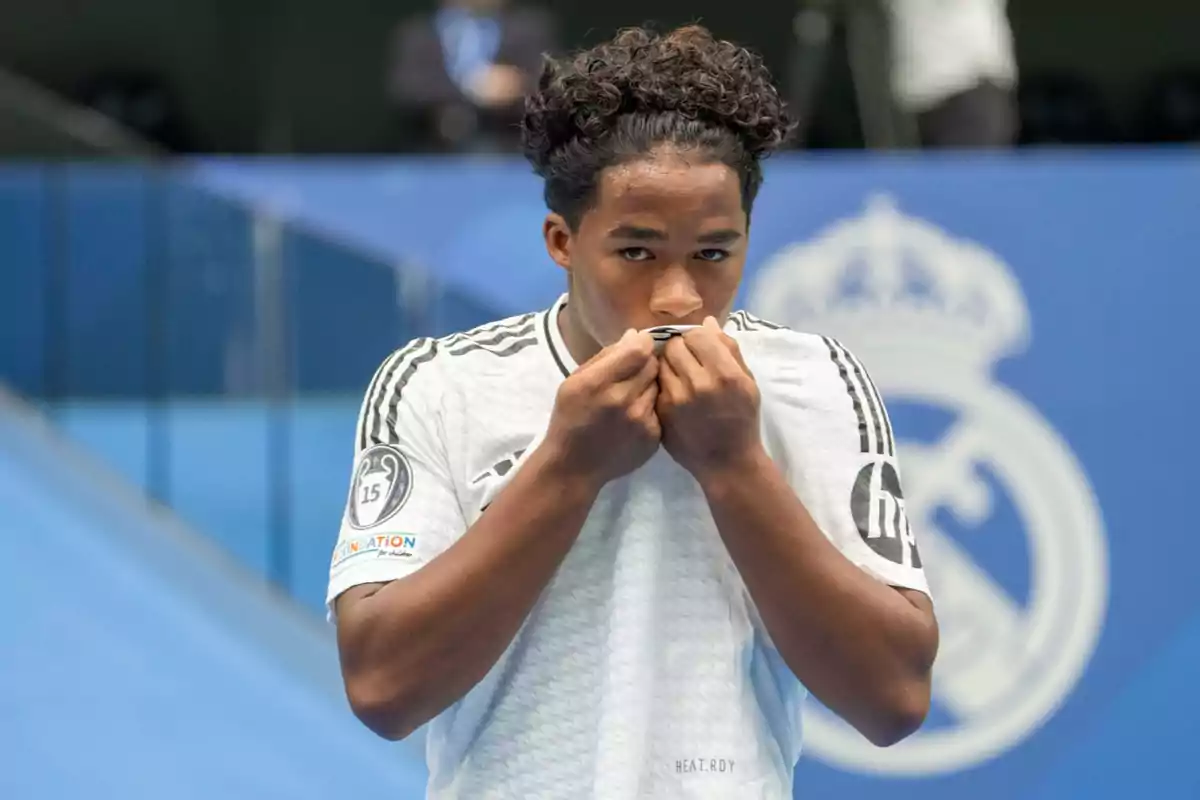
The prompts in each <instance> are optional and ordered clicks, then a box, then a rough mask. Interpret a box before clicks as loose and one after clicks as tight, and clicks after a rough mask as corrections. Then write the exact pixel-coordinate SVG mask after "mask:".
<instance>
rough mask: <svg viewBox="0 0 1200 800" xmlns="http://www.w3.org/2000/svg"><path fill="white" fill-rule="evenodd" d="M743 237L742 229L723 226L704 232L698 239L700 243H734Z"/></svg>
mask: <svg viewBox="0 0 1200 800" xmlns="http://www.w3.org/2000/svg"><path fill="white" fill-rule="evenodd" d="M741 238H742V234H741V231H735V230H734V229H733V228H722V229H721V230H718V231H709V232H708V233H702V234H700V236H699V237H698V238H697V239H696V241H698V242H700V244H732V243H733V242H736V241H737V240H738V239H741Z"/></svg>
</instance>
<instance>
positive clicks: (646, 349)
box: [546, 330, 662, 487]
mask: <svg viewBox="0 0 1200 800" xmlns="http://www.w3.org/2000/svg"><path fill="white" fill-rule="evenodd" d="M657 378H658V359H657V358H656V357H655V355H654V342H653V340H652V339H651V338H650V335H649V334H646V333H638V332H636V331H632V330H630V331H628V332H627V333H626V334H625V336H623V337H622V338H621V340H620V341H618V342H616V343H614V344H611V345H609V346H608V347H606V348H604V349H603V350H601V351H600V352H599V353H597V354H596V355H595V356H594V357H593V358H592V359H591V360H589V361H588V362H587V363H586V364H583V365H582V366H581V367H580V368H579V369H578V370H576V371H575V372H574V374H572V375H571V376H570V377H569V378H567V379H566V380H565V381H563V384H562V386H560V387H559V390H558V396H557V397H556V398H555V401H554V413H553V414H552V415H551V418H550V427H549V430H548V431H547V433H546V442H547V444H549V445H551V446H552V447H554V448H556V450H557V451H558V452H559V453H561V454H562V457H563V459H564V463H565V467H566V469H568V470H570V471H571V472H573V473H575V474H578V475H582V476H584V477H586V478H587V479H589V480H591V481H594V482H595V485H596V486H597V487H599V486H603V485H604V484H605V483H608V482H609V481H611V480H613V479H614V478H619V477H620V476H622V475H625V474H627V473H629V472H632V471H633V470H635V469H637V468H638V467H640V466H641V465H642V464H644V463H645V462H646V461H647V460H648V459H649V458H650V456H652V455H654V451H655V450H657V449H658V444H659V439H660V438H661V436H662V429H661V428H660V427H659V424H658V416H657V414H656V413H655V402H656V401H657V399H658V382H657Z"/></svg>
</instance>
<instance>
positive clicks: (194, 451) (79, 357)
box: [0, 164, 497, 608]
mask: <svg viewBox="0 0 1200 800" xmlns="http://www.w3.org/2000/svg"><path fill="white" fill-rule="evenodd" d="M0 258H3V262H4V264H5V266H4V267H3V270H2V272H0V342H2V344H0V347H2V349H0V381H3V382H4V383H6V384H8V385H9V386H10V387H11V388H13V389H15V390H16V391H17V392H18V393H20V394H22V395H24V396H25V397H27V398H29V399H30V400H32V401H35V402H37V403H40V404H42V405H43V406H44V407H45V408H46V409H47V411H48V412H49V413H50V414H52V415H53V417H54V418H55V420H56V421H57V422H58V423H59V424H60V425H61V426H62V427H63V429H64V430H66V431H67V432H68V434H69V435H71V436H72V437H74V438H75V439H76V440H77V441H78V442H80V443H81V444H83V445H84V446H86V447H88V448H89V449H91V450H92V451H94V452H95V453H97V454H98V455H99V456H101V457H102V458H103V459H104V460H105V461H107V462H108V463H109V464H111V465H112V466H113V467H114V468H115V469H117V470H118V471H119V472H120V473H121V474H123V475H124V476H125V477H126V478H128V479H130V480H131V481H134V482H135V483H137V484H138V485H140V486H143V487H144V488H145V489H146V490H147V492H148V493H149V494H150V495H151V496H152V497H154V498H155V499H157V500H159V501H161V502H164V503H166V504H168V505H170V506H171V507H172V508H174V509H175V510H176V511H177V512H178V513H179V514H180V515H182V516H183V517H184V519H186V520H187V521H189V522H191V523H192V524H194V525H195V526H196V527H197V528H198V529H200V530H201V531H203V532H204V533H206V534H208V535H210V536H212V537H214V538H215V539H216V540H217V541H218V542H219V543H220V544H221V545H222V546H224V547H225V548H226V549H227V550H229V552H231V553H232V554H233V555H235V556H236V557H237V558H238V559H239V560H241V561H242V562H243V563H244V564H246V565H247V566H248V567H249V568H250V569H252V570H254V571H256V572H257V573H259V574H261V575H263V576H265V577H267V578H268V579H270V580H271V581H274V582H275V583H277V584H278V585H279V586H281V587H282V588H284V589H286V590H289V591H292V592H293V593H295V594H296V595H297V597H299V598H300V599H301V600H302V601H303V602H305V603H306V604H308V605H310V606H312V607H314V608H319V607H320V606H321V604H322V602H323V594H322V593H323V590H324V581H325V577H326V568H327V564H328V558H329V554H330V552H331V550H332V546H333V542H334V539H335V538H336V535H337V526H338V519H339V516H340V511H341V505H342V501H343V498H344V493H345V491H346V486H347V480H348V476H349V472H350V458H351V456H352V452H351V448H352V441H353V426H354V423H355V419H356V416H357V413H358V405H359V402H360V401H361V395H362V391H363V389H364V387H365V386H366V384H367V382H368V381H369V379H370V376H371V374H372V373H373V371H374V370H375V368H376V367H377V366H378V365H379V363H380V362H381V361H382V360H383V358H384V357H385V356H386V355H387V354H388V353H389V352H391V351H392V350H393V349H395V348H396V347H399V346H400V345H402V344H403V343H404V342H405V341H407V340H409V339H411V338H413V337H416V336H422V335H439V334H441V333H444V332H447V331H449V330H454V329H461V328H462V327H468V326H473V325H476V324H480V323H482V322H486V321H488V320H490V319H494V318H495V317H496V316H497V313H496V312H494V311H493V310H492V309H491V308H489V307H488V306H487V305H486V304H484V303H481V302H479V301H478V300H476V299H475V298H472V297H469V296H467V295H466V294H464V293H463V292H462V291H460V290H457V289H451V288H447V287H441V286H439V285H438V284H437V282H436V281H433V280H429V279H417V277H418V272H417V270H416V269H415V268H414V267H411V266H406V265H394V264H387V263H383V262H380V261H375V260H371V259H370V258H368V257H365V256H363V255H362V254H360V253H358V252H356V251H354V250H351V249H350V248H348V247H345V246H343V245H341V244H339V243H338V242H336V241H332V240H330V239H328V238H325V237H323V236H320V235H318V234H315V233H313V232H311V231H306V230H302V229H299V228H297V227H295V226H293V225H288V224H284V223H281V222H279V221H278V220H276V219H273V218H271V217H270V216H269V215H266V214H262V213H256V212H255V210H254V209H252V208H249V207H242V206H239V205H237V204H235V203H233V202H231V201H229V200H227V199H224V198H220V197H217V196H215V195H213V194H211V193H209V192H207V191H206V190H204V189H201V188H197V187H196V186H194V185H191V184H189V183H188V182H187V181H186V180H184V179H183V178H182V176H181V175H179V174H177V173H176V172H174V171H173V170H172V169H171V168H169V167H164V168H157V167H136V166H114V165H98V164H88V165H80V164H72V165H26V166H10V167H4V168H0Z"/></svg>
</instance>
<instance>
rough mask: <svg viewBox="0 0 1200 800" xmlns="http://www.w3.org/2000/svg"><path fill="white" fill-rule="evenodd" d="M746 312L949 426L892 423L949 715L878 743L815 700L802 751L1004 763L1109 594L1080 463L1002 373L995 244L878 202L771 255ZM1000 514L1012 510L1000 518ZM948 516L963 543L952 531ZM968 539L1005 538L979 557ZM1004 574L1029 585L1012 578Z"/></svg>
mask: <svg viewBox="0 0 1200 800" xmlns="http://www.w3.org/2000/svg"><path fill="white" fill-rule="evenodd" d="M747 305H748V307H749V309H750V310H751V311H753V312H754V313H755V314H761V315H762V316H764V317H767V318H769V319H772V320H775V321H777V322H780V323H784V324H787V325H788V326H790V327H792V328H795V329H797V330H801V331H808V332H812V333H819V334H824V335H828V336H832V337H834V338H836V339H839V340H841V341H843V342H845V344H846V345H847V346H849V347H850V348H851V349H852V350H854V352H855V353H856V354H857V355H858V356H860V357H861V358H862V360H863V362H864V363H865V364H866V366H867V368H868V369H869V370H870V371H871V374H872V377H873V378H874V379H875V382H876V384H877V385H878V387H879V389H880V391H881V392H882V393H883V395H884V397H885V399H886V400H887V401H888V402H889V405H890V404H891V403H893V402H896V403H900V404H913V405H916V406H923V407H927V408H928V407H932V409H934V410H937V411H938V412H939V413H941V414H942V415H943V416H948V417H949V418H950V421H949V422H948V423H946V426H945V428H944V429H942V430H941V432H940V433H939V434H937V435H936V437H934V439H933V440H932V441H917V440H915V439H913V438H907V437H906V436H905V434H906V431H905V430H904V429H903V428H901V426H899V425H897V429H896V434H897V436H898V438H899V439H900V453H899V459H900V469H901V471H902V473H903V477H902V480H903V488H904V493H903V497H904V503H905V507H906V510H907V512H908V517H909V520H910V523H911V526H912V529H913V531H914V534H915V539H916V541H919V542H920V547H921V549H920V556H919V557H920V558H921V560H922V561H923V566H924V568H925V570H926V573H927V576H928V579H929V583H930V587H931V591H932V593H933V600H934V605H935V607H936V609H937V614H938V619H939V622H940V626H941V647H940V650H939V653H938V659H937V663H936V664H935V667H934V686H933V691H934V700H933V705H934V708H935V709H936V710H937V712H938V719H937V720H936V721H934V720H932V719H931V722H930V723H929V724H927V725H926V726H925V728H923V729H922V730H921V731H919V732H918V733H916V734H914V735H913V736H912V737H910V738H908V739H906V740H904V741H902V742H900V743H899V744H897V745H895V746H893V747H890V748H886V749H880V748H876V747H874V746H872V745H871V744H869V743H868V742H867V741H866V740H865V739H863V738H862V737H861V736H860V735H858V734H857V733H855V732H854V730H853V729H852V728H850V727H849V726H848V725H846V724H844V723H843V722H842V721H841V720H839V719H837V718H836V717H835V716H833V715H832V714H831V713H829V712H828V711H826V710H825V709H821V708H815V707H814V708H812V710H811V713H810V714H809V715H808V716H807V717H806V720H805V733H806V742H805V745H806V750H807V751H808V752H809V753H811V754H812V755H814V756H816V757H817V758H820V759H823V760H825V761H827V762H830V763H833V764H835V765H837V766H840V767H844V768H847V769H853V770H861V771H867V772H875V773H881V774H893V775H922V774H936V773H946V772H953V771H957V770H963V769H967V768H970V767H972V766H975V765H977V764H979V763H981V762H984V761H986V760H988V759H991V758H994V757H996V756H998V755H1000V754H1002V753H1003V752H1004V751H1006V750H1008V749H1009V748H1011V747H1013V746H1015V745H1016V744H1017V743H1019V742H1020V741H1021V740H1023V739H1025V738H1026V737H1027V736H1029V735H1031V734H1032V733H1033V732H1035V731H1036V730H1037V729H1038V728H1039V727H1040V726H1041V725H1042V724H1043V723H1044V722H1045V721H1046V720H1047V719H1049V718H1050V717H1051V716H1053V714H1054V712H1055V711H1056V709H1057V708H1058V707H1059V706H1060V704H1061V703H1062V702H1063V701H1064V700H1065V699H1066V698H1067V696H1068V695H1069V694H1070V693H1071V691H1072V689H1073V688H1074V686H1075V683H1076V682H1077V681H1078V679H1079V677H1080V675H1081V674H1082V672H1083V670H1084V668H1085V667H1086V665H1087V663H1088V661H1089V660H1090V658H1091V656H1092V653H1093V650H1094V648H1095V646H1096V642H1097V638H1098V636H1099V633H1100V630H1101V627H1102V625H1103V621H1104V615H1105V609H1106V605H1107V595H1108V562H1107V547H1106V542H1105V538H1104V533H1103V529H1102V522H1101V517H1100V509H1099V506H1098V503H1097V501H1096V497H1095V496H1094V494H1093V492H1092V489H1091V487H1090V485H1089V483H1088V480H1087V478H1086V476H1085V475H1084V474H1083V470H1082V469H1081V467H1080V465H1079V463H1078V461H1077V459H1076V458H1075V455H1074V454H1073V453H1072V452H1071V449H1070V448H1069V446H1068V445H1067V444H1066V442H1064V441H1063V439H1062V437H1061V436H1060V435H1059V434H1058V433H1057V432H1056V431H1055V430H1054V428H1053V427H1051V426H1050V424H1049V423H1048V422H1047V421H1046V420H1045V419H1044V418H1043V417H1042V416H1041V415H1040V414H1039V413H1038V410H1037V409H1036V408H1035V407H1034V406H1033V405H1031V404H1030V402H1029V401H1028V400H1026V399H1025V398H1023V397H1021V396H1020V395H1018V394H1017V393H1016V392H1014V391H1013V390H1012V389H1010V388H1008V387H1006V386H1004V385H1002V384H1001V383H999V382H998V381H997V380H996V378H995V376H994V368H995V365H996V363H997V362H998V361H999V360H1000V359H1002V358H1004V357H1008V356H1013V355H1016V354H1018V353H1020V352H1021V351H1022V350H1023V349H1024V348H1025V347H1026V346H1027V345H1028V343H1029V342H1030V340H1031V336H1030V319H1029V311H1028V308H1027V305H1026V302H1025V297H1024V294H1023V292H1022V290H1021V287H1020V285H1019V284H1018V282H1017V280H1016V277H1015V276H1014V275H1013V273H1012V272H1011V271H1010V269H1009V268H1008V267H1007V266H1006V265H1005V264H1004V263H1003V262H1002V261H1001V260H1000V259H999V258H998V257H997V256H996V255H995V254H994V253H992V252H990V251H988V250H987V249H985V248H984V247H982V246H980V245H978V244H976V243H974V242H969V241H962V240H959V239H956V238H954V237H952V236H950V235H948V234H947V233H946V232H945V231H942V230H940V229H939V228H937V227H936V226H934V225H932V224H930V223H928V222H926V221H924V220H920V219H916V218H913V217H909V216H906V215H904V214H903V213H901V212H900V211H899V210H898V209H897V208H896V207H895V204H894V203H893V202H892V201H891V199H890V198H887V197H876V198H873V199H872V200H871V201H870V203H869V204H868V207H867V209H866V211H865V213H864V214H863V215H862V216H860V217H857V218H853V219H848V220H843V221H840V222H838V223H835V224H834V225H833V226H831V227H830V228H829V229H828V230H826V231H823V232H822V233H820V234H819V235H818V236H817V237H816V238H815V239H814V240H812V241H809V242H803V243H799V244H795V245H793V246H791V247H789V248H786V249H785V250H783V251H781V252H779V253H777V254H776V255H775V256H774V257H772V258H771V259H770V260H769V261H768V262H767V263H766V264H765V265H764V266H763V268H762V269H761V270H760V271H759V272H758V274H757V276H756V279H755V280H754V282H753V284H752V286H751V288H750V297H749V302H748V304H747ZM947 412H948V413H947ZM893 418H895V415H893ZM892 477H894V476H892ZM888 479H889V476H887V475H883V474H882V473H880V474H875V473H871V474H864V475H862V476H860V481H875V480H888ZM847 502H852V499H851V498H848V499H847ZM1005 504H1006V505H1007V506H1008V507H1009V509H1011V510H1009V511H1006V514H1005V515H1004V516H1003V517H1002V520H1001V522H1000V523H999V524H998V525H992V524H991V522H992V518H993V517H994V516H996V515H997V514H998V513H999V512H998V508H999V507H1000V506H1002V505H1005ZM952 523H953V524H954V525H957V526H962V528H963V529H964V530H965V531H966V532H965V533H963V534H962V535H960V536H955V535H952V534H951V533H950V532H949V531H948V530H947V527H948V526H950V525H951V524H952ZM985 528H986V530H987V533H982V532H980V531H982V530H984V529H985ZM970 536H993V537H997V538H998V539H1002V540H1003V541H995V540H993V541H992V542H988V543H985V544H986V546H976V545H977V543H976V542H970V541H967V540H968V538H969V537H970ZM891 544H894V543H891ZM914 552H915V550H914ZM898 555H900V556H901V557H903V556H904V552H902V551H901V552H899V553H898ZM910 557H911V556H910ZM1001 568H1003V571H1007V573H1009V575H1010V576H1011V574H1013V573H1020V579H1019V580H1008V581H1007V582H1006V581H1005V580H1001V579H1000V577H999V575H1000V572H1001V571H1002V570H1001ZM1015 585H1019V586H1021V587H1022V588H1021V589H1020V590H1015V589H1014V588H1013V586H1015ZM931 716H932V715H931Z"/></svg>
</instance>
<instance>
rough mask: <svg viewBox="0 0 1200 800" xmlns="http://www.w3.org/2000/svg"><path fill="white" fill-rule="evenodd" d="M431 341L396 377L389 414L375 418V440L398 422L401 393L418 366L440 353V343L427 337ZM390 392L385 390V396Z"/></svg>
mask: <svg viewBox="0 0 1200 800" xmlns="http://www.w3.org/2000/svg"><path fill="white" fill-rule="evenodd" d="M425 341H426V342H428V343H429V349H428V350H426V351H425V352H423V353H421V354H420V355H418V356H416V357H415V358H412V359H410V360H409V362H408V365H407V366H406V367H405V368H404V371H403V372H401V373H400V377H398V378H397V379H396V385H395V388H394V389H392V390H391V392H390V394H391V396H392V399H391V401H389V402H388V406H387V415H386V416H382V415H381V416H379V417H377V418H376V419H375V426H376V427H375V440H376V441H383V435H384V432H385V431H388V430H391V429H393V428H394V427H395V423H396V410H397V409H398V408H399V407H400V395H401V394H402V393H403V392H404V387H405V386H407V385H408V382H409V381H410V380H412V376H413V375H415V374H416V372H417V368H418V367H420V366H421V365H422V364H424V363H425V362H427V361H432V360H433V359H434V358H435V357H436V356H437V354H438V343H437V342H436V341H434V340H431V339H426V340H425ZM387 394H389V392H386V391H385V396H386V395H387Z"/></svg>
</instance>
